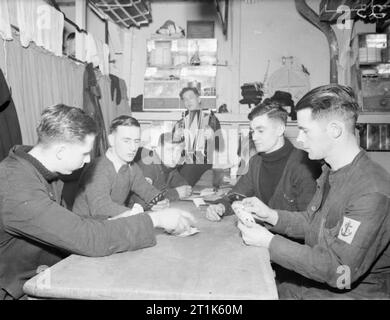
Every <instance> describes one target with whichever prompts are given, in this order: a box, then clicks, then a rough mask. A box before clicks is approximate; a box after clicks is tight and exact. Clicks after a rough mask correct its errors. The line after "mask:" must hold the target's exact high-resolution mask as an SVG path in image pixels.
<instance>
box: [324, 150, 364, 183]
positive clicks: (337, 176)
mask: <svg viewBox="0 0 390 320" xmlns="http://www.w3.org/2000/svg"><path fill="white" fill-rule="evenodd" d="M364 154H365V152H364V150H362V149H361V150H360V152H359V153H358V154H357V155H356V156H355V158H354V159H353V160H352V162H351V163H349V164H347V165H345V166H343V167H341V168H340V169H338V170H335V171H332V170H331V169H330V168H329V167H328V171H329V183H330V184H332V183H334V182H335V181H343V180H345V179H346V178H347V177H348V176H349V175H350V172H351V170H353V168H355V166H356V163H357V162H358V161H359V160H360V159H361V158H362V157H363V156H364Z"/></svg>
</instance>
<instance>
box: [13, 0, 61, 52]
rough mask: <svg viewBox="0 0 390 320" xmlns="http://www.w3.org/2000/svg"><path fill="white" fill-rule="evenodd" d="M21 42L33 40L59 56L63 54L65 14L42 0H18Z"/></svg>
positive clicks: (25, 42)
mask: <svg viewBox="0 0 390 320" xmlns="http://www.w3.org/2000/svg"><path fill="white" fill-rule="evenodd" d="M16 11H17V21H18V26H19V31H20V42H21V44H22V46H23V47H28V46H29V45H30V42H31V41H34V42H35V43H36V44H37V45H38V46H41V47H44V48H45V49H46V50H48V51H50V52H53V53H54V54H56V55H57V56H62V44H63V43H62V41H63V31H64V15H63V14H62V13H61V12H59V11H57V10H56V9H54V8H53V7H51V6H49V5H48V4H46V3H45V2H43V1H42V0H29V1H25V0H16Z"/></svg>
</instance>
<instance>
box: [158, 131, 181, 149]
mask: <svg viewBox="0 0 390 320" xmlns="http://www.w3.org/2000/svg"><path fill="white" fill-rule="evenodd" d="M183 142H184V137H181V138H180V139H174V134H173V132H164V133H162V134H161V135H160V137H159V138H158V146H159V147H163V146H164V145H165V144H166V143H169V144H180V143H183Z"/></svg>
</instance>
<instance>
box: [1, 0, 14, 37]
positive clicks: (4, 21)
mask: <svg viewBox="0 0 390 320" xmlns="http://www.w3.org/2000/svg"><path fill="white" fill-rule="evenodd" d="M0 36H1V37H2V38H3V39H4V40H12V31H11V24H10V20H9V11H8V0H0Z"/></svg>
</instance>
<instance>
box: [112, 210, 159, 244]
mask: <svg viewBox="0 0 390 320" xmlns="http://www.w3.org/2000/svg"><path fill="white" fill-rule="evenodd" d="M129 218H131V219H130V220H131V221H129V224H131V225H132V228H131V229H133V232H131V231H130V230H129V232H128V236H129V238H130V243H132V244H133V245H132V246H131V247H132V248H131V249H132V250H137V249H141V248H147V247H152V246H154V245H156V243H157V241H156V235H155V232H154V226H153V221H152V218H150V216H149V215H148V214H144V213H140V214H137V215H134V216H131V217H129ZM118 220H120V219H118Z"/></svg>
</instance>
